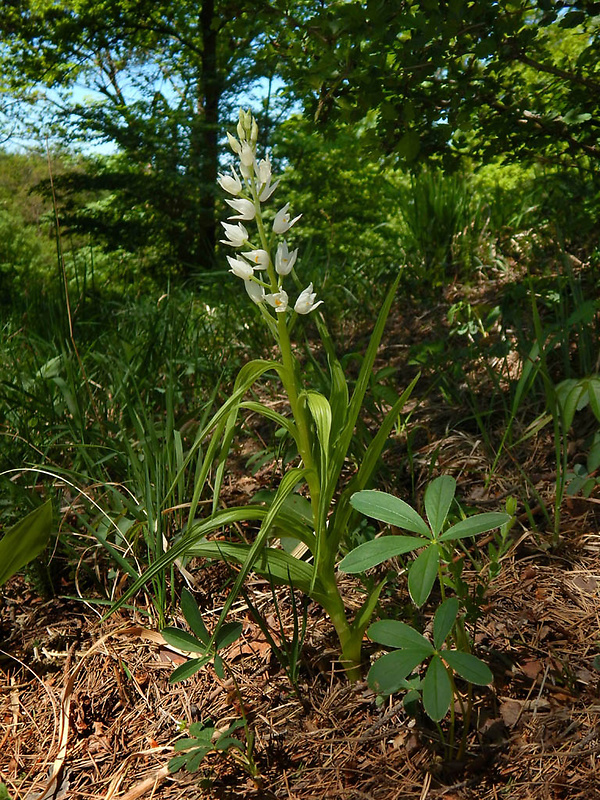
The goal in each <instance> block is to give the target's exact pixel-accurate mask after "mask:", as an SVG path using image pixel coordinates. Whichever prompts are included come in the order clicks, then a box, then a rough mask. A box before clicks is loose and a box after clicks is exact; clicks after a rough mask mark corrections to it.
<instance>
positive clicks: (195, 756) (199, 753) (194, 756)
mask: <svg viewBox="0 0 600 800" xmlns="http://www.w3.org/2000/svg"><path fill="white" fill-rule="evenodd" d="M212 749H213V748H212V746H211V747H209V748H207V747H198V748H197V749H196V750H193V751H192V752H191V753H190V754H189V755H188V760H187V764H186V765H185V768H186V771H187V772H190V773H192V772H197V771H198V767H199V766H200V764H201V763H202V762H203V761H204V759H205V758H206V756H207V755H208V754H209V753H210V751H211V750H212Z"/></svg>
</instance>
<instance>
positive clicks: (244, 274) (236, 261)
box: [227, 256, 254, 281]
mask: <svg viewBox="0 0 600 800" xmlns="http://www.w3.org/2000/svg"><path fill="white" fill-rule="evenodd" d="M227 261H229V266H230V267H231V269H230V270H229V271H230V272H233V274H234V275H237V277H238V278H243V279H244V280H245V281H247V280H248V279H249V278H251V277H252V276H253V275H254V269H253V267H252V265H251V264H249V263H248V262H247V261H242V259H241V258H233V257H232V256H227Z"/></svg>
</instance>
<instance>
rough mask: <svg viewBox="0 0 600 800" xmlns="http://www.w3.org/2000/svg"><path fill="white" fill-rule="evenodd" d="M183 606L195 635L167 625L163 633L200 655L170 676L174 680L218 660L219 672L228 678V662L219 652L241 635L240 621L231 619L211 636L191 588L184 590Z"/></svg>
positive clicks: (174, 681)
mask: <svg viewBox="0 0 600 800" xmlns="http://www.w3.org/2000/svg"><path fill="white" fill-rule="evenodd" d="M181 610H182V612H183V616H184V617H185V620H186V622H187V623H188V625H189V626H190V628H191V629H192V631H193V632H194V636H191V635H190V634H189V633H186V631H182V630H179V628H171V627H168V628H163V630H162V635H163V637H164V639H165V641H166V642H167V644H170V645H172V646H173V647H177V648H178V649H180V650H185V651H187V652H190V653H198V656H199V657H198V658H193V659H191V660H190V661H186V662H185V663H184V664H181V665H180V666H179V667H177V669H175V670H174V672H173V673H172V675H171V677H170V678H169V680H170V681H171V683H177V682H178V681H183V680H186V679H187V678H190V677H191V676H192V675H195V674H196V672H198V670H199V669H202V667H204V666H205V665H206V664H208V663H212V664H214V667H215V672H216V673H217V675H218V676H219V677H220V678H221V679H224V678H225V665H224V663H223V659H222V657H221V656H220V655H219V650H222V649H225V648H226V647H229V645H230V644H232V643H233V642H235V640H236V639H238V638H239V637H240V635H241V633H242V626H241V625H240V623H239V622H228V623H225V624H224V625H222V626H221V627H220V628H219V629H218V630H217V631H215V633H214V635H213V636H211V635H210V634H209V632H208V630H207V628H206V625H205V624H204V620H203V619H202V615H201V614H200V611H199V609H198V606H197V605H196V602H195V601H194V598H193V597H192V595H191V593H190V592H189V591H188V590H187V589H183V591H182V592H181Z"/></svg>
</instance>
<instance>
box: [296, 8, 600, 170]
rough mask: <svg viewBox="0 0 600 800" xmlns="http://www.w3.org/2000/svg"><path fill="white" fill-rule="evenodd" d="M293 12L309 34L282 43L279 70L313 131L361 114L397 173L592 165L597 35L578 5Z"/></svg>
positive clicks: (593, 19) (595, 23)
mask: <svg viewBox="0 0 600 800" xmlns="http://www.w3.org/2000/svg"><path fill="white" fill-rule="evenodd" d="M592 5H594V4H592ZM303 12H304V14H303V16H302V19H303V22H305V24H306V25H309V26H310V27H311V28H312V29H313V30H318V31H319V34H320V35H319V36H310V37H306V38H305V39H304V40H303V42H302V45H300V44H299V43H294V42H291V43H290V56H289V57H288V59H287V60H286V62H285V63H284V65H283V70H284V74H285V75H286V76H289V78H290V79H291V80H292V81H293V82H294V84H295V86H296V87H297V89H298V90H299V91H300V92H301V96H302V98H303V100H304V102H305V104H306V106H307V108H308V110H309V112H310V114H311V116H312V117H313V118H314V119H315V120H317V121H318V122H321V123H325V124H326V123H330V124H334V125H340V124H342V123H350V124H355V123H356V122H357V121H359V120H362V119H364V118H365V117H366V116H367V115H373V117H374V119H375V120H376V122H375V125H374V126H373V129H372V131H371V133H372V136H373V139H374V141H376V142H377V144H376V145H375V147H381V148H382V149H385V150H386V151H387V152H389V151H395V153H396V154H397V155H398V156H399V157H400V158H402V159H404V160H405V161H407V162H412V161H414V160H415V159H417V158H422V159H424V160H426V159H429V158H431V157H434V158H436V159H443V160H445V161H446V162H450V161H452V160H456V158H458V157H461V156H462V155H465V154H468V155H469V156H471V157H474V158H476V159H481V158H482V157H486V156H487V157H489V156H490V155H492V154H494V155H495V154H498V153H504V154H506V155H507V156H508V157H509V158H512V159H521V160H523V159H525V158H530V157H535V156H537V155H538V154H540V153H543V154H544V156H545V157H547V158H557V157H558V158H560V157H562V158H564V159H565V160H567V161H570V160H571V159H572V158H573V157H579V158H580V159H581V160H582V161H585V159H587V158H591V159H597V158H598V156H599V155H600V153H599V152H598V148H597V134H598V118H599V117H598V97H599V94H598V82H599V72H598V63H600V58H599V57H598V54H599V47H600V26H599V16H598V13H597V10H596V8H595V7H594V9H592V10H590V8H589V4H588V3H587V0H579V1H578V0H575V2H572V3H570V4H569V7H568V13H566V14H565V5H564V3H562V2H552V1H550V2H548V1H547V0H544V1H543V2H541V0H540V1H539V2H534V3H532V4H515V3H511V4H501V3H498V4H490V3H485V2H475V3H464V2H461V0H453V2H449V3H443V4H441V3H427V4H426V6H425V5H424V4H423V3H422V2H420V0H410V1H409V2H405V3H402V4H398V3H386V2H373V3H368V4H363V5H360V4H356V3H346V2H344V1H343V0H336V2H332V3H327V4H325V5H323V6H313V5H311V4H306V5H304V6H303Z"/></svg>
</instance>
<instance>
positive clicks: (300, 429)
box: [121, 111, 416, 680]
mask: <svg viewBox="0 0 600 800" xmlns="http://www.w3.org/2000/svg"><path fill="white" fill-rule="evenodd" d="M257 140H258V126H257V124H256V122H255V120H254V119H253V118H252V115H251V114H250V112H245V111H240V116H239V123H238V126H237V138H236V137H233V136H232V135H230V134H229V143H230V145H231V148H232V150H233V152H234V154H235V156H236V157H237V161H238V163H237V169H236V166H234V167H232V169H231V172H230V174H221V175H220V176H219V184H220V186H221V187H222V189H224V191H225V192H226V193H227V194H228V195H229V197H228V198H227V200H226V202H227V203H228V205H229V206H230V207H231V208H232V209H233V211H234V212H235V213H234V214H232V215H231V216H230V217H229V220H231V221H228V222H223V223H222V225H223V229H224V235H225V238H224V239H223V240H222V241H223V243H224V244H225V245H226V246H227V247H230V248H231V249H232V251H233V253H234V255H228V256H227V259H228V262H229V265H230V272H231V273H232V274H233V276H234V279H235V280H237V281H238V283H237V285H238V287H239V288H240V289H242V287H243V290H245V294H246V296H247V297H248V298H249V299H250V300H251V301H252V302H253V303H254V304H255V305H256V307H257V309H258V313H259V314H260V316H261V318H262V320H263V322H264V325H266V327H267V329H268V330H269V332H270V334H271V337H272V340H273V342H274V344H275V352H276V353H277V357H275V358H273V359H271V360H254V361H251V362H249V363H247V364H245V365H244V366H243V367H242V368H241V370H240V372H239V375H238V377H237V379H236V381H235V384H234V387H233V391H232V393H231V396H230V397H229V399H228V400H227V401H226V402H225V403H224V404H223V405H222V406H221V408H220V409H219V410H218V411H217V412H216V413H215V414H214V416H213V417H212V419H211V420H210V421H209V422H208V423H207V425H205V426H204V427H203V428H202V430H201V431H199V433H198V436H197V438H196V442H195V445H194V446H193V447H192V448H191V449H190V452H189V453H188V455H187V457H186V459H185V462H184V464H183V466H182V469H184V470H185V469H187V468H188V467H189V465H190V464H192V463H196V473H195V475H196V477H195V490H194V493H193V496H192V499H191V503H190V513H189V518H188V522H187V524H186V525H185V527H184V530H183V532H182V535H181V537H180V538H179V540H178V541H177V542H175V543H174V544H173V546H172V547H171V548H170V549H169V550H168V551H167V553H166V554H165V555H164V557H162V558H159V559H157V560H156V561H155V562H154V563H153V565H152V566H151V567H150V568H149V569H148V570H147V571H146V572H145V573H144V575H143V576H142V578H141V579H140V580H139V581H136V582H135V583H134V585H133V586H132V587H130V590H129V591H128V592H127V593H126V594H125V595H124V597H123V598H122V601H124V600H125V599H126V598H127V597H128V596H130V595H131V594H132V593H133V592H135V591H137V589H139V588H140V587H141V586H142V585H143V584H144V583H145V582H146V581H147V580H150V579H151V578H152V577H153V575H155V574H157V572H158V571H159V570H160V569H165V568H166V567H167V566H168V565H170V564H172V563H173V562H174V561H175V560H176V559H179V558H182V557H191V556H202V557H205V558H210V559H218V560H222V561H227V562H232V563H236V564H239V565H241V568H240V569H239V571H238V573H237V576H236V579H235V581H234V584H233V587H232V589H231V592H230V594H229V596H228V599H227V601H226V603H225V604H224V607H223V610H222V614H221V618H220V623H219V625H218V626H217V629H216V631H215V632H214V633H213V636H218V630H219V628H220V625H221V624H222V623H223V621H224V620H225V618H226V615H227V614H228V612H229V609H230V608H231V605H232V603H233V601H234V599H235V598H236V597H237V596H238V595H239V593H240V592H241V590H242V587H243V584H244V582H245V580H246V578H247V576H248V575H249V573H250V572H252V571H253V572H256V573H258V574H261V575H264V576H266V577H267V578H268V579H269V581H271V582H272V583H273V584H277V583H279V584H287V585H289V586H291V587H293V588H295V589H298V590H300V591H301V592H303V593H304V594H306V595H308V596H309V597H310V598H311V599H312V600H314V601H315V602H317V603H318V604H320V605H321V606H322V608H323V609H324V610H325V612H326V614H327V616H328V617H329V619H330V620H331V622H332V623H333V626H334V628H335V630H336V633H337V636H338V639H339V645H340V651H341V661H342V663H343V665H344V667H345V669H346V672H347V675H348V677H349V678H350V679H352V680H357V679H358V678H359V677H360V676H361V649H362V640H363V636H364V633H365V630H366V629H367V627H368V625H369V623H370V621H371V618H372V615H373V613H374V611H375V608H376V606H377V602H378V598H379V595H380V593H381V590H382V588H383V585H384V581H382V582H380V583H379V584H378V585H377V586H375V587H373V589H372V590H371V591H370V592H369V593H368V594H367V596H366V598H365V600H364V602H363V604H362V606H361V607H360V608H359V609H358V611H357V612H356V613H351V612H350V611H349V610H348V608H347V607H346V603H345V601H344V598H343V596H342V594H341V593H340V589H339V587H338V583H337V565H338V561H339V558H340V550H341V547H342V545H343V543H344V541H345V540H346V539H347V537H348V532H349V531H351V530H352V525H353V518H354V519H358V516H359V515H358V514H356V512H355V511H354V509H353V508H352V506H351V504H350V497H351V496H352V494H354V493H355V492H357V491H360V490H361V489H364V488H365V487H366V486H367V485H369V482H370V481H371V479H372V476H373V473H374V471H375V469H376V467H377V465H378V462H379V459H380V456H381V453H382V451H383V449H384V447H385V445H386V442H387V440H388V437H389V435H390V433H391V432H392V430H393V429H394V427H395V425H396V424H397V421H398V417H399V414H400V412H401V410H402V408H403V406H404V404H405V402H406V400H407V399H408V397H409V396H410V394H411V392H412V390H413V387H414V385H415V382H416V378H415V379H414V380H413V381H412V382H411V384H410V385H409V386H408V388H407V389H406V390H405V391H404V392H402V394H401V395H400V396H399V397H398V396H397V397H396V399H395V401H394V402H393V403H392V404H391V407H390V408H389V409H388V411H387V414H386V415H385V417H384V419H383V421H382V423H381V426H380V428H379V430H378V431H377V433H376V434H375V435H373V436H372V437H371V439H370V441H369V442H368V443H367V444H366V447H365V448H364V451H363V452H362V454H361V456H360V460H359V463H358V465H357V467H356V470H355V473H354V475H353V476H352V478H351V480H350V481H349V482H348V483H347V484H346V485H344V486H342V485H341V481H340V478H341V474H342V470H343V469H344V468H345V467H347V460H348V458H349V455H350V453H351V451H352V450H353V448H354V441H353V440H354V431H355V427H356V425H357V421H358V420H359V417H360V414H361V409H362V408H363V401H364V399H365V394H366V392H367V390H368V388H369V384H370V381H371V377H372V371H373V365H374V361H375V357H376V354H377V349H378V346H379V344H380V341H381V337H382V334H383V330H384V326H385V323H386V319H387V317H388V314H389V311H390V307H391V304H392V300H393V297H394V293H395V290H396V287H397V283H398V279H396V281H394V282H393V284H392V286H391V287H390V290H389V291H388V293H387V295H386V297H385V299H384V301H383V304H382V308H381V311H380V313H379V316H378V318H377V321H376V323H375V327H374V330H373V333H372V336H371V339H370V343H369V345H368V348H367V351H366V353H365V355H364V357H363V360H362V364H361V368H360V371H359V374H358V377H357V378H356V379H355V381H354V384H353V386H351V385H349V381H348V380H347V379H346V376H345V374H344V370H343V368H342V365H341V363H340V361H339V360H338V358H337V356H336V354H335V351H334V347H333V343H332V340H331V338H330V335H329V333H328V331H327V328H326V326H325V323H324V321H323V320H322V318H321V317H320V308H319V307H320V306H322V302H323V301H321V300H319V301H317V300H316V293H315V291H314V289H313V284H312V283H310V284H309V285H308V286H305V287H303V285H302V283H301V281H300V278H299V276H298V274H297V269H298V266H297V260H298V250H297V249H296V250H294V249H291V247H290V245H289V244H288V240H287V238H286V236H287V235H288V233H289V231H290V230H291V229H292V227H293V226H294V225H295V224H296V223H297V221H298V220H299V219H300V216H301V215H297V216H295V217H292V216H291V214H290V211H289V203H287V204H285V205H284V206H283V207H282V208H280V209H279V211H277V212H276V213H274V214H273V213H272V212H269V211H268V209H267V208H266V207H265V204H266V203H267V202H268V201H269V200H270V198H271V197H272V195H273V193H274V192H275V190H276V188H277V184H278V181H276V180H274V179H273V176H272V173H271V164H270V161H269V159H268V158H264V159H260V160H258V158H257V154H256V147H257ZM250 223H252V226H253V232H252V233H251V232H250V231H249V230H248V229H247V227H246V225H248V226H249V224H250ZM292 294H295V298H296V299H295V300H292V299H290V298H291V296H292ZM308 314H313V316H314V319H315V322H316V326H317V329H318V331H319V334H320V337H321V342H322V345H323V351H324V353H325V354H326V357H327V364H328V366H327V370H328V390H326V391H325V392H323V391H316V390H315V389H314V388H312V387H311V386H309V385H307V383H306V380H305V375H304V374H303V369H302V365H301V364H300V362H299V360H298V358H297V356H296V352H295V349H294V347H293V345H292V333H293V331H294V329H295V327H296V326H298V325H299V324H300V323H301V320H302V319H303V318H304V317H306V315H308ZM267 377H269V378H271V379H273V378H277V379H278V381H279V387H280V388H281V389H282V390H283V392H284V394H285V396H286V398H287V403H288V408H289V413H288V414H283V413H281V412H279V411H277V410H275V409H274V408H273V407H272V405H270V404H267V403H263V402H259V401H258V400H255V399H245V397H246V395H247V394H248V393H249V391H250V390H251V388H252V387H253V385H254V384H255V383H256V382H257V381H258V380H259V379H261V378H267ZM244 410H246V411H250V412H252V413H253V414H258V415H261V416H263V417H265V418H266V419H267V420H270V421H271V422H273V423H274V424H275V425H276V426H277V428H280V429H282V430H283V431H285V434H286V435H287V436H288V437H289V439H290V441H291V442H293V445H294V447H295V449H296V452H297V459H296V460H295V461H294V462H292V464H291V465H288V466H287V468H286V470H285V472H284V474H283V477H282V478H281V480H280V482H279V485H278V487H277V489H276V491H275V492H274V493H273V494H272V496H271V497H270V498H269V499H268V500H267V501H265V500H264V499H263V500H262V501H261V502H251V503H249V504H247V505H244V506H239V507H233V508H232V507H229V508H222V507H221V504H220V494H221V487H222V484H223V479H224V475H225V472H226V468H227V461H228V456H229V453H230V449H231V447H232V444H233V440H234V436H235V434H236V431H237V429H238V427H239V416H240V412H241V411H244ZM200 453H201V454H202V458H201V459H200V458H199V454H200ZM353 455H354V457H356V456H355V454H353ZM209 476H210V478H211V481H210V486H209ZM179 480H180V474H178V475H177V476H175V479H174V483H173V486H176V485H177V482H178V481H179ZM209 490H210V492H211V493H212V504H211V509H210V511H209V512H208V513H206V514H205V516H204V517H200V516H199V514H198V511H199V509H200V508H201V505H200V499H201V498H202V497H203V495H204V494H205V493H206V492H208V491H209ZM299 502H301V503H302V507H303V511H302V513H298V510H297V509H298V503H299ZM241 523H254V524H256V525H257V526H258V530H257V532H256V535H255V537H254V539H253V541H252V542H248V541H230V540H228V539H226V538H224V537H223V533H221V534H220V535H219V536H218V537H215V538H209V535H211V534H214V533H216V532H219V531H220V532H223V531H225V530H229V529H231V527H233V526H238V527H239V526H240V524H241ZM282 542H285V543H286V547H285V548H284V547H282V546H281V543H282ZM290 545H291V546H290ZM122 601H121V602H122Z"/></svg>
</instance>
